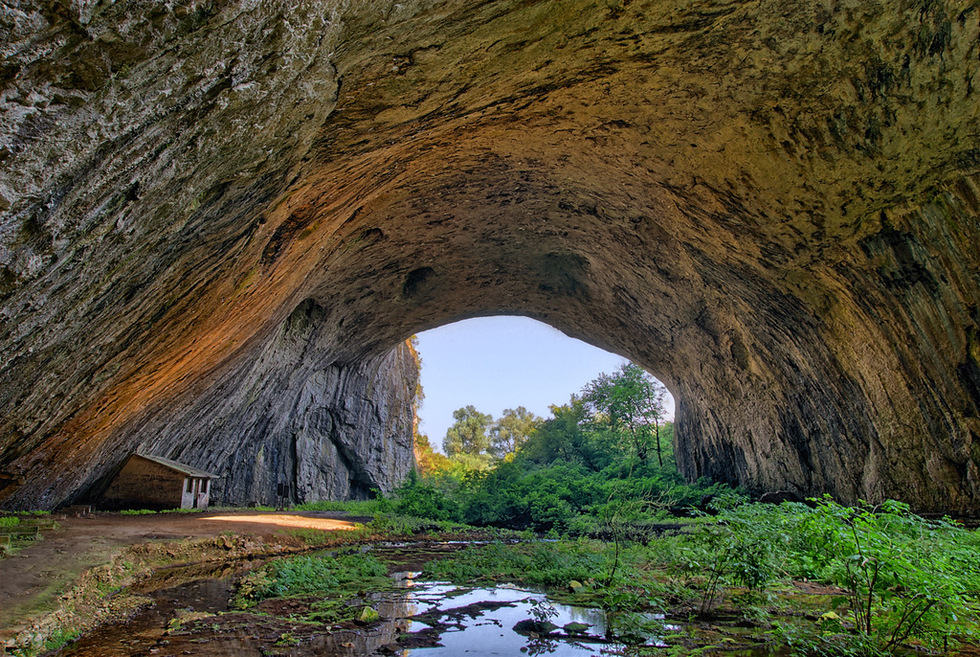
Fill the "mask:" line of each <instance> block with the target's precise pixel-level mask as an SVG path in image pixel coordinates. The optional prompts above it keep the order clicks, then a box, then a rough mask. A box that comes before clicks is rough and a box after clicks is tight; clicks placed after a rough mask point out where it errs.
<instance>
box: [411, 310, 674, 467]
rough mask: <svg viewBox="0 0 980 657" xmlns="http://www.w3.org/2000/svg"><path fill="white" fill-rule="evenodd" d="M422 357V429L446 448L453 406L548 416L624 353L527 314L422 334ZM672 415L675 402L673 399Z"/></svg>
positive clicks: (467, 322) (609, 370)
mask: <svg viewBox="0 0 980 657" xmlns="http://www.w3.org/2000/svg"><path fill="white" fill-rule="evenodd" d="M418 351H419V355H420V356H421V358H422V390H423V392H424V393H425V400H424V401H423V402H422V406H421V408H420V409H419V418H420V420H421V424H420V426H419V431H420V432H421V433H424V434H426V435H427V436H428V437H429V441H430V442H431V443H432V446H433V447H435V448H436V449H439V450H440V451H441V448H442V439H443V438H444V437H445V436H446V430H447V429H449V427H450V426H452V424H453V411H455V410H456V409H458V408H462V407H464V406H468V405H472V406H474V407H475V408H476V410H478V411H480V412H481V413H489V414H490V415H492V416H493V417H494V418H498V417H500V416H501V414H502V413H503V411H504V409H507V408H517V407H518V406H523V407H524V408H526V409H528V410H529V411H531V412H532V413H535V414H536V415H539V416H541V417H543V418H547V417H549V416H550V412H549V410H548V407H549V406H550V405H552V404H557V405H561V404H564V403H566V402H567V401H568V399H569V397H570V396H571V395H572V394H573V393H579V392H581V390H582V388H583V387H584V386H585V385H586V384H587V383H589V382H590V381H592V379H594V378H596V376H598V375H599V374H600V373H602V372H607V373H612V372H614V371H615V370H617V369H619V367H620V365H622V364H623V363H625V362H626V359H625V358H623V357H622V356H617V355H616V354H612V353H609V352H608V351H603V350H602V349H598V348H596V347H593V346H592V345H590V344H587V343H585V342H582V341H580V340H576V339H574V338H570V337H568V336H566V335H565V334H564V333H561V332H560V331H558V330H557V329H554V328H552V327H550V326H548V325H547V324H542V323H541V322H537V321H534V320H532V319H527V318H526V317H485V318H478V319H468V320H464V321H462V322H456V323H455V324H448V325H446V326H442V327H439V328H437V329H432V330H431V331H425V332H423V333H419V334H418ZM667 411H668V416H673V400H668V406H667Z"/></svg>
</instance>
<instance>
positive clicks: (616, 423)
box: [582, 363, 667, 467]
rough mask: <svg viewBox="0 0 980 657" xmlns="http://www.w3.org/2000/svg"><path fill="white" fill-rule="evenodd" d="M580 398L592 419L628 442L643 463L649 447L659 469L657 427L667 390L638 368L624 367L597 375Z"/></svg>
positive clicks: (659, 453) (629, 365)
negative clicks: (617, 432) (654, 450)
mask: <svg viewBox="0 0 980 657" xmlns="http://www.w3.org/2000/svg"><path fill="white" fill-rule="evenodd" d="M583 392H584V395H583V397H582V399H583V401H584V402H585V403H586V405H587V406H588V407H589V408H590V409H591V410H592V411H593V413H594V418H595V419H596V420H598V421H600V422H602V421H604V422H607V423H608V424H609V425H610V426H611V427H612V428H614V429H616V430H618V431H620V432H621V433H622V434H623V435H624V436H625V437H626V438H627V439H628V440H629V443H630V445H631V447H632V449H633V451H634V452H635V453H636V455H637V456H639V457H640V458H641V459H644V460H645V459H646V458H647V454H648V450H649V446H650V444H651V443H653V445H654V446H655V447H656V450H657V459H658V461H659V463H660V465H661V467H662V466H663V454H662V450H661V446H660V425H661V424H662V423H663V420H664V416H665V414H666V409H665V407H664V398H665V397H666V395H667V389H666V388H665V387H664V385H663V384H662V383H660V381H657V380H656V379H655V378H653V376H652V375H651V374H649V373H648V372H646V371H645V370H644V369H643V368H641V367H640V366H639V365H635V364H633V363H626V364H624V365H623V366H622V367H620V368H619V370H617V371H616V372H613V373H612V374H605V373H603V374H600V375H599V376H598V377H597V378H596V379H595V380H593V381H592V382H591V383H589V384H588V385H587V386H586V387H585V389H584V391H583Z"/></svg>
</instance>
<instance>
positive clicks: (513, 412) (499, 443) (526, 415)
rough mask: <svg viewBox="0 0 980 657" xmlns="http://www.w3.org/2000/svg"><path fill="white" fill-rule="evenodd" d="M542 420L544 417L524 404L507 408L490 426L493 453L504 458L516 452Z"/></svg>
mask: <svg viewBox="0 0 980 657" xmlns="http://www.w3.org/2000/svg"><path fill="white" fill-rule="evenodd" d="M542 422H544V420H543V419H541V418H540V417H538V416H537V415H535V414H534V413H532V412H530V411H529V410H527V409H526V408H524V407H523V406H518V407H517V408H508V409H506V410H505V411H504V413H503V415H501V416H500V419H498V420H497V421H496V422H494V423H493V425H492V426H491V427H490V451H491V453H492V454H493V455H494V456H496V457H497V458H501V459H502V458H504V457H505V456H507V455H508V454H512V453H514V452H516V451H517V450H518V448H520V446H521V445H523V444H524V442H525V441H526V440H527V437H528V436H530V435H531V433H532V432H533V431H534V430H535V429H536V428H537V427H538V426H540V424H541V423H542Z"/></svg>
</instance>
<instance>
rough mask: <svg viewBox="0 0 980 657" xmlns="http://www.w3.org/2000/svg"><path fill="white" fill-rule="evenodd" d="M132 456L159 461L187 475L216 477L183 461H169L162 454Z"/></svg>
mask: <svg viewBox="0 0 980 657" xmlns="http://www.w3.org/2000/svg"><path fill="white" fill-rule="evenodd" d="M133 456H139V457H140V458H144V459H146V460H147V461H153V462H154V463H159V464H160V465H162V466H165V467H168V468H170V469H171V470H176V471H177V472H179V473H181V474H185V475H187V476H188V477H207V478H209V479H217V478H218V475H216V474H212V473H210V472H208V471H206V470H201V469H200V468H195V467H192V466H189V465H186V464H184V463H178V462H177V461H171V460H170V459H165V458H163V457H162V456H150V455H149V454H133Z"/></svg>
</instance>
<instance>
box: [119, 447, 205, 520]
mask: <svg viewBox="0 0 980 657" xmlns="http://www.w3.org/2000/svg"><path fill="white" fill-rule="evenodd" d="M186 479H187V477H185V476H184V475H183V474H182V473H179V472H176V471H174V470H171V469H170V468H168V467H166V466H163V465H160V464H158V463H154V462H153V461H149V460H147V459H144V458H142V457H140V456H136V455H134V456H131V457H130V458H129V460H128V461H126V465H124V466H123V468H122V470H121V471H120V472H119V475H118V476H117V477H116V478H115V480H113V482H112V483H111V484H109V487H108V488H107V489H106V492H105V494H104V495H103V497H102V506H104V507H106V508H116V509H123V508H131V509H134V508H140V509H142V508H146V509H173V508H177V507H181V506H183V504H182V502H183V490H184V489H185V486H186V484H185V480H186Z"/></svg>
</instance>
